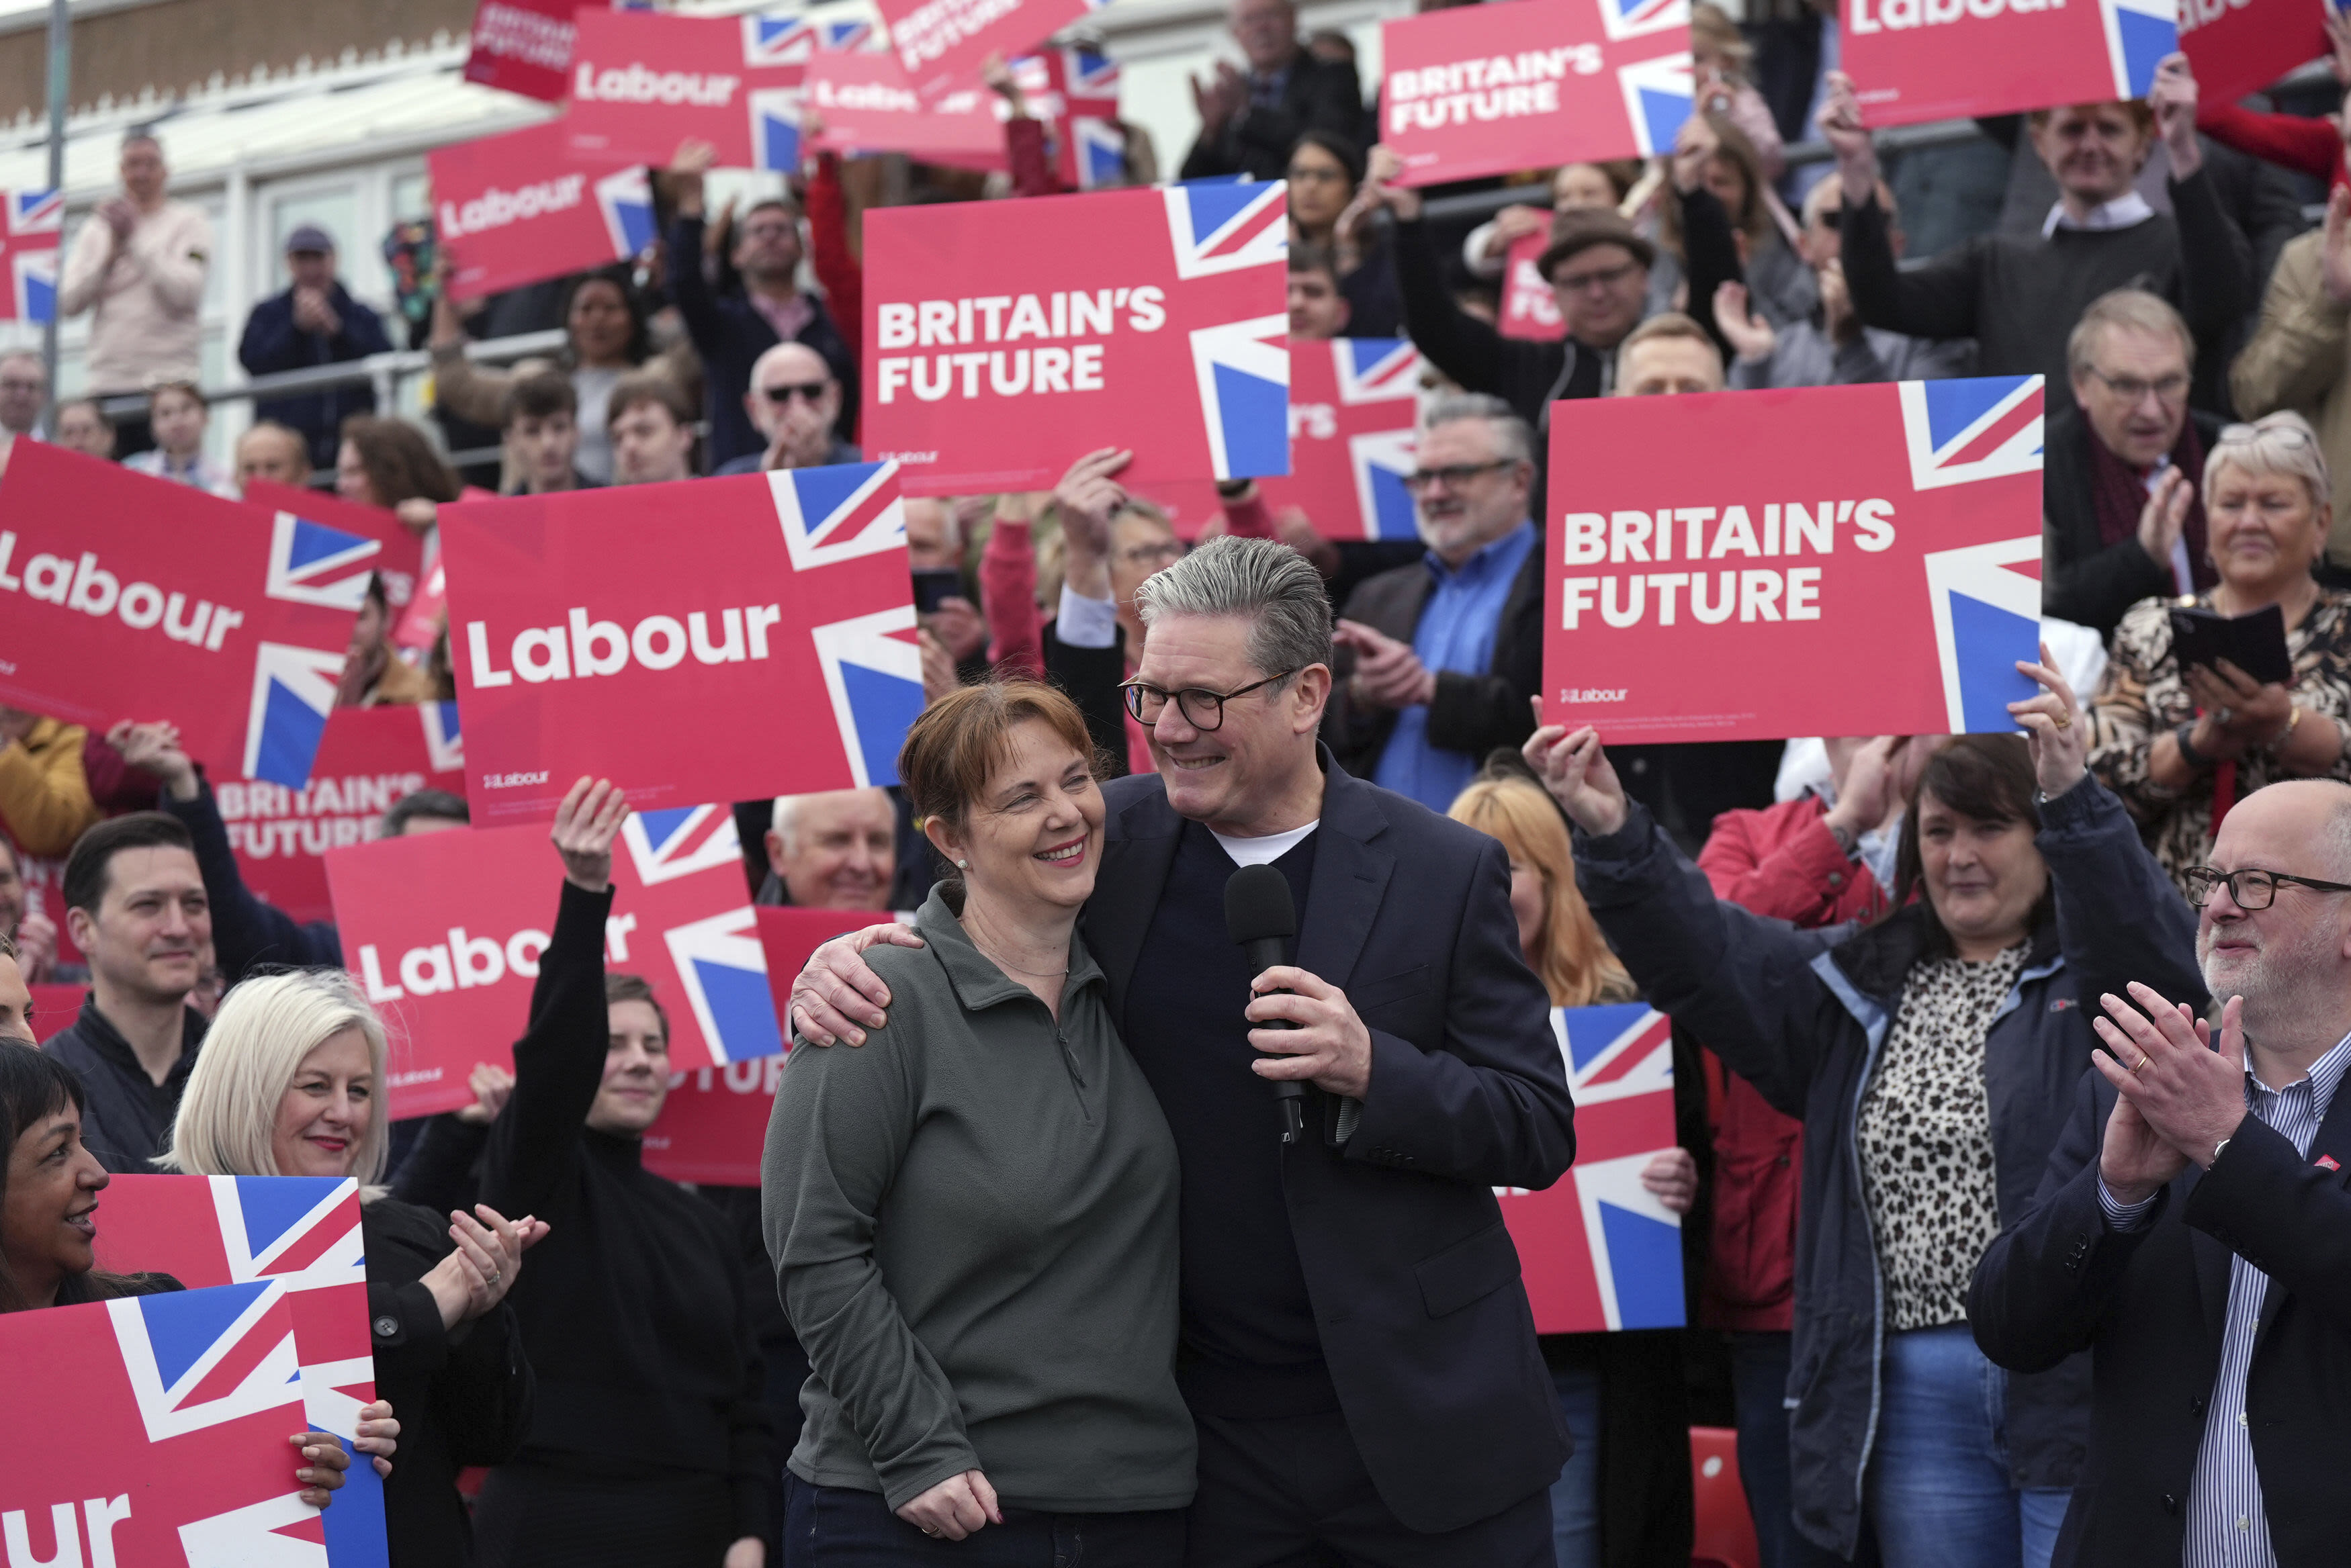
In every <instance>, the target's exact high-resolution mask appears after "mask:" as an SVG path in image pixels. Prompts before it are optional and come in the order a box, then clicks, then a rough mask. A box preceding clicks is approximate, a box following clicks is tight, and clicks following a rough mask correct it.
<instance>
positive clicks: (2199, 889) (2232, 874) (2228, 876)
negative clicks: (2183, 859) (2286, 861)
mask: <svg viewBox="0 0 2351 1568" xmlns="http://www.w3.org/2000/svg"><path fill="white" fill-rule="evenodd" d="M2182 880H2183V881H2185V882H2186V883H2187V884H2188V901H2189V903H2191V904H2193V905H2195V906H2196V907H2197V908H2198V909H2202V908H2203V907H2204V906H2205V905H2206V904H2207V903H2210V901H2211V898H2212V889H2213V888H2218V887H2220V885H2221V884H2222V883H2224V882H2225V883H2227V884H2228V887H2229V900H2230V902H2231V903H2233V904H2235V905H2236V906H2237V908H2239V909H2244V910H2248V911H2251V910H2253V909H2268V908H2269V907H2270V905H2271V904H2273V902H2275V901H2276V899H2277V890H2278V884H2279V883H2281V882H2291V883H2293V884H2294V886H2296V887H2298V888H2317V889H2318V890H2319V891H2320V892H2322V893H2351V882H2322V881H2320V880H2319V879H2318V878H2317V877H2295V876H2292V875H2290V874H2288V873H2286V872H2283V871H2217V870H2215V869H2213V868H2212V867H2210V866H2191V867H2189V868H2188V871H2187V873H2186V875H2185V876H2184V877H2182Z"/></svg>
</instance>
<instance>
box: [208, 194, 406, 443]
mask: <svg viewBox="0 0 2351 1568" xmlns="http://www.w3.org/2000/svg"><path fill="white" fill-rule="evenodd" d="M286 270H287V274H288V275H289V276H290V278H291V281H290V282H289V283H288V284H287V289H286V292H285V293H283V294H277V295H272V296H270V297H269V298H267V299H265V300H263V301H262V302H261V303H260V304H258V305H256V306H254V307H253V314H252V315H250V316H248V317H246V318H245V336H244V337H243V338H241V339H240V340H239V341H238V343H237V348H236V358H237V363H238V364H240V365H243V366H244V367H245V369H246V374H247V375H250V376H269V375H275V374H277V372H278V371H281V370H302V369H309V368H311V367H313V366H317V365H339V364H342V363H344V362H345V361H348V360H352V359H364V358H367V357H368V356H369V355H371V354H387V353H390V352H391V351H392V339H391V338H390V337H386V336H384V330H383V323H382V322H381V321H380V320H378V319H377V318H376V314H375V312H374V311H372V310H370V309H369V308H368V307H367V306H364V305H361V304H360V302H359V301H358V300H356V299H353V298H352V297H351V296H350V290H348V289H346V288H344V287H343V284H342V280H341V279H340V278H339V277H337V276H336V275H335V242H334V240H333V239H332V238H331V237H330V236H329V234H328V233H327V231H326V230H324V229H322V228H320V227H319V225H318V224H316V223H304V224H301V225H300V226H298V228H296V229H295V231H294V232H293V233H292V234H288V235H287V236H286ZM373 412H375V391H374V389H372V388H371V387H370V386H369V385H368V384H367V383H366V382H364V381H361V382H359V383H357V384H356V385H352V386H343V387H322V388H320V389H319V390H317V391H315V392H304V393H302V394H301V395H300V396H298V397H288V398H267V399H264V400H261V401H260V402H258V403H256V404H255V405H254V409H253V417H254V418H255V419H256V420H275V421H277V423H279V424H282V425H285V426H287V428H288V429H291V430H297V431H301V432H302V440H303V441H304V442H305V443H306V444H307V445H308V448H309V458H310V466H311V467H312V468H332V467H334V466H335V452H336V449H337V448H338V447H339V446H340V444H341V443H342V439H343V433H342V432H343V421H345V420H347V419H349V418H350V416H352V415H353V414H371V413H373Z"/></svg>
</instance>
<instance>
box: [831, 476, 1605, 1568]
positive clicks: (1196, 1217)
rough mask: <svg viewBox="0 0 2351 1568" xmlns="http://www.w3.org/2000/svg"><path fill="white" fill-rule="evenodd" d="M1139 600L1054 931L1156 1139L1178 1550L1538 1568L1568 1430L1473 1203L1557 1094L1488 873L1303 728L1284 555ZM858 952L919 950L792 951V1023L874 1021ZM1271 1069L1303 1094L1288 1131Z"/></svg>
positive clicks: (1308, 705) (1533, 989)
mask: <svg viewBox="0 0 2351 1568" xmlns="http://www.w3.org/2000/svg"><path fill="white" fill-rule="evenodd" d="M1065 515H1074V514H1073V513H1071V514H1065ZM1097 522H1098V520H1097ZM1078 523H1079V526H1080V527H1081V528H1084V527H1087V526H1089V525H1092V524H1090V522H1089V520H1088V519H1086V518H1083V517H1080V518H1079V519H1078ZM1136 602H1137V604H1138V606H1139V607H1140V608H1141V610H1142V614H1143V618H1144V624H1145V625H1146V626H1147V627H1148V628H1149V630H1150V636H1149V638H1148V639H1147V640H1146V641H1145V643H1144V653H1143V661H1142V663H1141V665H1140V666H1139V667H1138V668H1137V670H1136V674H1135V680H1134V684H1132V685H1131V686H1130V687H1129V691H1131V692H1133V693H1134V708H1135V711H1136V716H1137V717H1138V718H1139V719H1141V720H1143V721H1144V722H1146V723H1147V724H1149V725H1150V727H1151V749H1152V754H1153V756H1154V757H1155V760H1156V761H1157V762H1158V764H1159V771H1158V772H1157V774H1153V775H1147V776H1143V777H1136V778H1127V779H1117V780H1113V781H1112V782H1111V783H1110V784H1107V785H1106V786H1104V792H1103V793H1104V794H1105V796H1106V797H1107V805H1108V827H1107V834H1106V842H1105V846H1104V849H1103V857H1102V873H1101V876H1100V877H1099V878H1098V880H1097V881H1096V882H1095V885H1094V888H1095V891H1094V897H1093V898H1092V899H1091V900H1090V901H1089V902H1088V903H1087V905H1086V909H1085V913H1084V915H1083V917H1082V919H1081V931H1082V933H1083V935H1084V937H1085V940H1086V944H1087V946H1088V948H1089V949H1090V950H1092V952H1093V953H1094V954H1095V955H1096V957H1097V959H1098V961H1100V962H1101V964H1102V969H1103V971H1104V972H1105V973H1106V974H1107V975H1108V976H1109V980H1110V986H1111V1006H1112V1009H1113V1015H1114V1016H1115V1017H1116V1018H1117V1019H1118V1021H1119V1030H1120V1033H1121V1035H1122V1036H1123V1039H1124V1040H1125V1042H1126V1044H1127V1047H1128V1049H1130V1050H1131V1051H1133V1052H1134V1056H1135V1059H1136V1061H1137V1062H1139V1063H1140V1064H1142V1066H1143V1069H1144V1074H1145V1075H1147V1076H1148V1077H1149V1078H1150V1080H1151V1084H1152V1087H1153V1089H1154V1090H1155V1093H1156V1094H1157V1096H1158V1098H1159V1103H1160V1106H1161V1107H1162V1109H1163V1110H1164V1111H1165V1113H1166V1116H1167V1122H1168V1126H1169V1127H1170V1128H1171V1129H1172V1130H1173V1131H1174V1133H1175V1140H1176V1146H1177V1148H1178V1150H1179V1152H1180V1154H1181V1156H1182V1161H1183V1187H1182V1193H1183V1281H1182V1293H1183V1306H1184V1339H1183V1351H1182V1353H1181V1356H1180V1359H1179V1364H1178V1377H1179V1381H1180V1382H1181V1383H1182V1386H1183V1387H1184V1390H1185V1397H1186V1401H1187V1402H1188V1403H1189V1405H1190V1406H1191V1409H1192V1414H1193V1417H1194V1420H1195V1422H1196V1425H1197V1427H1198V1429H1199V1436H1200V1469H1199V1478H1200V1479H1199V1491H1198V1495H1197V1498H1196V1501H1195V1502H1194V1504H1193V1508H1192V1515H1191V1521H1190V1548H1189V1550H1190V1561H1191V1562H1193V1563H1199V1564H1203V1565H1207V1564H1215V1565H1217V1568H1249V1565H1253V1564H1267V1565H1271V1564H1277V1563H1285V1564H1286V1563H1301V1562H1306V1561H1320V1562H1332V1561H1336V1562H1342V1563H1349V1564H1381V1565H1386V1564H1396V1565H1399V1568H1401V1565H1405V1564H1429V1565H1431V1568H1436V1565H1439V1564H1442V1565H1444V1568H1482V1565H1487V1564H1492V1565H1495V1568H1500V1565H1503V1564H1508V1565H1509V1568H1537V1565H1541V1568H1548V1565H1549V1564H1550V1563H1552V1544H1551V1505H1550V1501H1549V1498H1548V1495H1547V1489H1548V1487H1549V1486H1550V1483H1551V1482H1552V1480H1554V1479H1555V1478H1556V1477H1557V1476H1558V1474H1559V1471H1560V1467H1561V1465H1562V1461H1563V1460H1564V1459H1566V1457H1567V1453H1568V1440H1567V1435H1566V1432H1565V1429H1564V1427H1563V1424H1562V1420H1561V1417H1560V1412H1559V1408H1558V1405H1557V1401H1556V1398H1555V1397H1554V1396H1553V1394H1552V1388H1551V1384H1550V1380H1549V1378H1548V1376H1547V1375H1546V1374H1545V1372H1544V1370H1543V1365H1542V1358H1541V1354H1540V1352H1539V1351H1538V1349H1537V1347H1536V1345H1535V1338H1534V1324H1533V1320H1532V1317H1531V1314H1530V1312H1529V1310H1528V1306H1527V1299H1526V1293H1525V1291H1524V1289H1523V1288H1522V1287H1521V1285H1520V1281H1519V1261H1518V1252H1517V1250H1516V1249H1515V1248H1514V1247H1513V1246H1512V1245H1511V1242H1510V1234H1509V1232H1508V1231H1506V1230H1505V1229H1504V1228H1503V1225H1502V1220H1501V1214H1500V1210H1499V1208H1498V1206H1497V1205H1496V1203H1495V1201H1494V1197H1493V1192H1492V1189H1493V1188H1494V1187H1497V1186H1521V1187H1531V1188H1542V1187H1548V1186H1549V1185H1550V1184H1551V1183H1552V1182H1553V1181H1555V1180H1557V1179H1559V1177H1560V1175H1561V1174H1562V1172H1563V1171H1565V1169H1566V1168H1567V1166H1568V1163H1569V1161H1570V1159H1571V1158H1573V1152H1574V1128H1573V1106H1572V1104H1571V1103H1570V1101H1569V1097H1568V1093H1567V1084H1566V1079H1565V1076H1564V1074H1563V1071H1562V1066H1561V1062H1560V1055H1559V1048H1558V1045H1557V1044H1556V1042H1555V1041H1554V1039H1553V1038H1552V1034H1551V1030H1550V1005H1549V1001H1548V999H1547V998H1546V996H1545V995H1544V993H1543V990H1542V987H1541V984H1540V983H1539V982H1538V981H1536V980H1535V978H1534V976H1533V975H1532V974H1531V973H1530V972H1529V971H1528V970H1527V968H1526V966H1525V964H1524V962H1523V961H1521V960H1520V956H1519V950H1518V937H1517V927H1516V925H1515V923H1514V921H1513V919H1512V918H1511V915H1510V898H1509V892H1510V876H1509V867H1508V862H1507V860H1506V859H1505V857H1504V856H1503V854H1502V852H1501V847H1500V846H1499V844H1497V843H1496V842H1494V841H1493V840H1492V839H1490V838H1487V837H1485V836H1482V835H1479V834H1477V833H1474V832H1470V831H1468V830H1467V829H1465V828H1462V827H1461V826H1458V825H1457V824H1454V823H1451V822H1448V821H1447V820H1446V819H1444V818H1443V817H1440V816H1437V815H1436V814H1434V813H1432V812H1429V811H1427V810H1426V809H1424V808H1423V807H1421V806H1419V805H1415V804H1414V803H1412V802H1410V801H1408V800H1405V799H1404V798H1402V797H1401V796H1398V795H1395V794H1390V793H1389V792H1387V791H1385V790H1382V789H1379V788H1377V787H1375V786H1374V785H1371V784H1364V783H1363V782H1361V781H1359V780H1356V779H1353V778H1350V777H1349V776H1348V775H1347V774H1345V773H1344V772H1343V770H1342V769H1340V768H1339V767H1338V766H1336V765H1335V763H1332V759H1331V756H1330V753H1328V752H1326V751H1323V750H1322V749H1321V748H1320V747H1319V746H1318V745H1317V744H1316V742H1315V732H1316V729H1317V727H1318V725H1319V724H1320V722H1321V720H1322V707H1323V702H1324V701H1325V699H1326V698H1327V697H1328V695H1329V691H1330V682H1331V671H1330V659H1331V622H1330V608H1329V604H1328V601H1327V600H1325V599H1324V597H1323V596H1322V584H1321V579H1320V578H1319V577H1318V576H1316V574H1315V572H1314V570H1313V568H1312V567H1311V566H1308V565H1307V564H1306V562H1305V561H1304V559H1303V558H1302V557H1301V556H1298V555H1297V554H1296V553H1295V552H1293V551H1291V550H1290V548H1289V547H1288V546H1286V545H1277V544H1275V543H1273V542H1272V541H1270V540H1265V539H1241V538H1230V537H1228V538H1220V539H1217V540H1214V541H1211V542H1210V543H1208V544H1207V545H1203V546H1201V548H1199V549H1198V550H1196V551H1195V552H1193V553H1192V554H1191V555H1190V556H1186V558H1185V559H1184V560H1182V561H1180V562H1178V563H1177V564H1175V566H1170V567H1168V568H1167V569H1166V570H1165V571H1163V572H1161V573H1159V574H1158V575H1157V576H1153V577H1151V578H1149V579H1148V580H1146V581H1145V582H1144V585H1143V587H1141V589H1139V590H1138V592H1137V595H1136ZM1241 865H1271V866H1272V867H1274V868H1275V869H1276V870H1278V871H1279V872H1280V873H1281V875H1282V877H1284V878H1285V880H1287V881H1288V882H1289V884H1290V891H1291V897H1292V899H1293V902H1294V906H1295V908H1296V909H1297V910H1298V912H1299V928H1298V929H1299V933H1300V934H1299V936H1298V939H1297V947H1296V950H1295V951H1296V962H1295V963H1294V964H1289V965H1277V966H1275V967H1274V968H1271V969H1269V970H1267V971H1264V972H1262V973H1259V974H1254V975H1253V974H1252V973H1251V972H1250V971H1249V968H1248V966H1247V965H1246V964H1245V962H1244V961H1243V959H1242V954H1241V950H1239V949H1238V948H1237V947H1235V946H1234V945H1233V943H1232V942H1231V941H1230V940H1228V937H1227V933H1226V928H1225V923H1224V910H1223V897H1224V888H1225V884H1226V881H1227V879H1228V877H1231V875H1232V874H1233V872H1234V870H1235V869H1236V868H1237V867H1239V866H1241ZM885 939H887V940H898V941H909V940H914V939H913V933H912V932H905V931H901V930H899V929H897V928H892V927H878V928H874V929H871V930H868V931H865V932H862V933H860V934H859V935H858V936H856V937H850V938H842V939H841V940H838V941H835V942H832V943H829V944H827V946H826V947H825V948H824V949H822V950H819V952H818V953H817V954H816V955H815V956H814V957H813V958H811V959H810V962H809V966H808V968H807V969H806V970H805V971H802V973H801V975H800V977H799V981H797V982H796V983H795V985H794V988H793V998H792V1015H793V1023H794V1026H795V1029H796V1030H797V1032H798V1033H799V1035H800V1037H801V1038H802V1039H804V1040H808V1041H811V1042H814V1043H817V1044H830V1043H831V1041H833V1040H834V1039H836V1038H841V1039H846V1040H848V1041H849V1042H851V1043H852V1044H856V1043H859V1042H862V1039H863V1034H862V1031H861V1029H860V1028H859V1024H860V1023H863V1024H878V1023H880V1022H881V1019H882V1013H881V1012H880V1009H881V1008H882V1007H883V1006H884V1005H885V1004H886V1002H887V998H886V995H884V994H882V988H881V986H880V983H879V982H878V981H876V980H875V979H874V977H873V975H872V971H870V970H868V969H867V968H866V967H865V966H864V964H863V963H862V961H859V960H857V959H856V958H855V956H854V955H855V953H856V951H857V950H859V949H860V948H862V947H863V946H865V945H868V944H870V943H871V942H872V941H875V940H885ZM1251 992H1255V993H1256V994H1255V997H1254V1000H1251V999H1250V998H1251ZM844 1008H846V1009H847V1011H848V1012H849V1013H851V1014H853V1015H854V1018H855V1022H852V1018H851V1017H850V1016H844V1012H843V1009H844ZM1276 1021H1284V1022H1286V1023H1290V1024H1292V1025H1295V1027H1294V1028H1287V1029H1285V1028H1278V1027H1272V1026H1271V1025H1273V1024H1274V1023H1276ZM1252 1025H1255V1027H1252ZM1276 1079H1290V1080H1294V1081H1298V1082H1301V1083H1302V1084H1303V1085H1305V1105H1304V1109H1305V1120H1306V1131H1305V1133H1304V1135H1303V1136H1302V1137H1301V1138H1300V1139H1299V1140H1298V1141H1296V1142H1294V1143H1285V1142H1284V1141H1283V1140H1282V1137H1281V1132H1282V1120H1281V1116H1280V1113H1279V1110H1278V1107H1277V1102H1276V1100H1275V1098H1274V1097H1273V1096H1272V1095H1271V1094H1270V1092H1269V1091H1270V1086H1271V1085H1270V1083H1268V1082H1263V1081H1259V1080H1276ZM1040 1354H1050V1349H1049V1348H1046V1347H1040Z"/></svg>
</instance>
